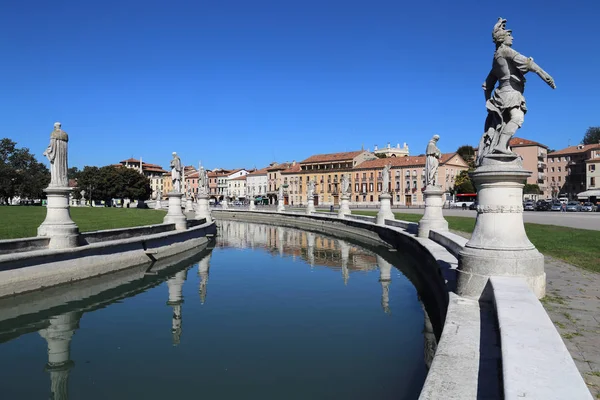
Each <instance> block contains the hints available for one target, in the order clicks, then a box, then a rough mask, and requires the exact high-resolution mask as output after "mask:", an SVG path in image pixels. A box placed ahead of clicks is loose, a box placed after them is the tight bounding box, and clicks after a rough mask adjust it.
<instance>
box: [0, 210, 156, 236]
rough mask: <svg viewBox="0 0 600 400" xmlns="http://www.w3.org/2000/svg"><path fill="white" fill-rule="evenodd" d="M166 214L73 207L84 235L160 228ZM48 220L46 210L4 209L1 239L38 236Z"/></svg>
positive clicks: (74, 219) (149, 211) (1, 219)
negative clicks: (43, 223) (112, 230)
mask: <svg viewBox="0 0 600 400" xmlns="http://www.w3.org/2000/svg"><path fill="white" fill-rule="evenodd" d="M165 214H166V212H165V211H162V210H142V209H139V210H138V209H135V208H104V207H93V208H92V207H72V208H71V218H73V221H75V223H76V224H77V226H79V231H80V232H89V231H98V230H102V229H116V228H128V227H132V226H143V225H152V224H160V223H162V221H163V218H164V216H165ZM45 217H46V207H36V206H31V207H24V206H2V207H0V239H16V238H22V237H31V236H36V235H37V228H38V226H40V224H41V223H42V222H43V221H44V218H45Z"/></svg>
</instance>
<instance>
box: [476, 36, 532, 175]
mask: <svg viewBox="0 0 600 400" xmlns="http://www.w3.org/2000/svg"><path fill="white" fill-rule="evenodd" d="M530 68H531V59H529V58H527V57H525V56H524V55H522V54H520V53H519V52H517V51H516V50H514V49H513V48H511V47H508V46H505V45H501V46H500V47H498V49H496V52H495V53H494V61H493V63H492V70H491V71H490V74H489V75H488V78H487V79H486V82H485V86H486V91H488V92H491V91H492V89H494V86H495V85H496V83H498V87H497V88H495V90H494V91H493V94H492V95H491V97H490V99H489V100H487V102H486V105H485V106H486V108H487V110H488V116H487V118H486V120H485V127H484V134H483V137H482V138H481V141H480V143H479V150H478V155H477V158H478V164H479V163H480V160H481V159H482V158H483V157H484V156H485V155H486V154H490V153H493V151H494V150H495V148H496V146H497V144H498V139H499V138H500V134H501V132H502V128H503V127H504V125H505V124H506V123H507V122H508V121H509V120H510V116H509V115H507V111H508V112H509V111H510V109H511V108H515V107H518V108H520V109H521V110H522V111H523V113H526V112H527V106H526V104H525V97H524V96H523V92H524V91H525V74H526V73H527V72H529V71H530Z"/></svg>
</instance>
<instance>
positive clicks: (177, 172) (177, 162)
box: [171, 157, 182, 193]
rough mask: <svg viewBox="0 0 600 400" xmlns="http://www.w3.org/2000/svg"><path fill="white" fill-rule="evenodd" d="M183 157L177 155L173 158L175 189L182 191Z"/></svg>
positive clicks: (172, 175)
mask: <svg viewBox="0 0 600 400" xmlns="http://www.w3.org/2000/svg"><path fill="white" fill-rule="evenodd" d="M181 169H182V168H181V159H180V158H179V157H175V158H173V159H172V160H171V180H172V181H173V191H174V192H175V193H181Z"/></svg>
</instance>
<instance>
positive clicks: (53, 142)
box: [44, 122, 69, 187]
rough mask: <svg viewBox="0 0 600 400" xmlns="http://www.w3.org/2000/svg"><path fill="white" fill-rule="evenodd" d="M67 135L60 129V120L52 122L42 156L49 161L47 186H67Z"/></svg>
mask: <svg viewBox="0 0 600 400" xmlns="http://www.w3.org/2000/svg"><path fill="white" fill-rule="evenodd" d="M68 142H69V136H68V135H67V132H65V131H63V130H62V129H61V124H60V122H55V123H54V130H53V131H52V133H51V134H50V144H49V145H48V148H47V149H46V151H44V156H46V158H48V161H50V184H49V185H48V187H69V179H68V178H67V169H68V165H67V143H68Z"/></svg>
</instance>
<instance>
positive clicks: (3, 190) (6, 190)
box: [0, 138, 50, 202]
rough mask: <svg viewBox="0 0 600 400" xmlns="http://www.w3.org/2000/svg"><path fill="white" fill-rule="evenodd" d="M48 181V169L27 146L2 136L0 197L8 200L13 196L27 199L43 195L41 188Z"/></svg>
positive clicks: (0, 147) (0, 144)
mask: <svg viewBox="0 0 600 400" xmlns="http://www.w3.org/2000/svg"><path fill="white" fill-rule="evenodd" d="M48 183H50V171H48V168H47V167H46V166H45V165H44V164H42V163H40V162H38V161H37V160H36V158H35V156H34V155H33V154H31V153H30V152H29V149H28V148H22V149H19V148H17V144H16V143H15V142H14V141H12V140H10V139H8V138H4V139H2V140H0V198H1V199H4V200H7V201H9V202H10V200H11V199H12V198H13V197H15V196H20V197H23V198H27V199H40V198H42V197H44V192H43V189H45V188H46V187H47V186H48Z"/></svg>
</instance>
